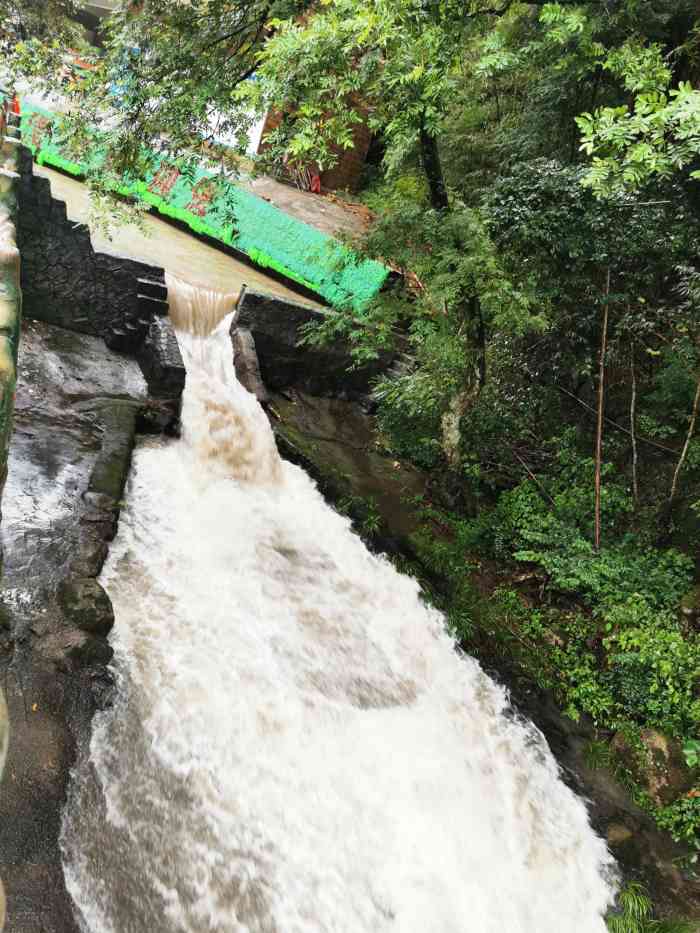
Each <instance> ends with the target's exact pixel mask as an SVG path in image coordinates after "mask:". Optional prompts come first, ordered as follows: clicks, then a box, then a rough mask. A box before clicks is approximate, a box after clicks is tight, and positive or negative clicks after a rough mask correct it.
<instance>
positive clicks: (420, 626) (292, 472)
mask: <svg viewBox="0 0 700 933" xmlns="http://www.w3.org/2000/svg"><path fill="white" fill-rule="evenodd" d="M170 288H171V297H172V300H173V302H174V320H175V321H176V323H177V325H178V327H179V328H180V330H179V332H178V338H179V340H180V342H181V346H182V350H183V357H184V358H185V361H186V365H187V370H188V376H187V386H186V390H185V397H184V404H183V436H182V438H181V439H180V440H178V441H163V440H160V439H158V440H154V439H152V438H151V439H144V440H142V441H140V443H139V444H138V446H137V449H136V452H135V455H134V463H133V469H132V474H131V478H130V481H129V485H128V489H127V493H126V504H125V508H124V509H123V511H122V514H121V518H120V523H119V532H118V535H117V538H116V540H115V542H114V543H113V545H112V548H111V550H110V554H109V558H108V561H107V564H106V566H105V568H104V571H103V575H102V582H103V584H104V586H105V587H106V589H107V590H108V592H109V594H110V596H111V598H112V601H113V604H114V609H115V614H116V625H115V628H114V630H113V633H112V643H113V646H114V649H115V652H116V654H115V676H116V678H117V683H118V691H117V699H116V703H115V705H114V707H113V708H111V709H108V710H106V711H104V712H101V713H99V714H98V715H97V716H96V718H95V721H94V725H93V733H92V739H91V743H90V748H89V750H88V751H87V752H86V753H85V754H84V755H83V756H82V758H81V760H80V761H79V763H78V765H77V768H76V771H75V774H74V778H73V782H72V786H71V790H70V794H69V800H68V802H67V805H66V810H65V815H64V827H63V837H62V845H63V852H64V865H65V872H66V879H67V883H68V887H69V890H70V892H71V894H72V896H73V898H74V900H75V903H76V905H77V908H78V912H79V914H80V917H81V922H82V924H83V927H84V930H85V931H89V933H181V931H182V933H210V931H216V933H604V931H605V929H606V927H605V922H604V920H603V915H604V912H605V910H606V908H607V906H608V905H609V904H610V902H611V900H612V896H613V882H612V880H611V879H612V875H613V865H612V860H611V858H610V856H609V854H608V852H607V850H606V847H605V845H604V843H603V841H602V840H601V839H599V838H598V837H597V836H596V835H595V834H594V832H593V831H592V829H591V828H590V826H589V823H588V818H587V812H586V809H585V807H584V805H583V803H582V802H581V801H580V800H579V799H577V798H576V796H575V795H574V794H573V793H572V792H571V790H569V789H568V788H567V787H566V786H565V785H564V783H563V782H562V781H561V779H560V777H559V774H558V770H557V765H556V763H555V761H554V759H553V758H552V756H551V754H550V752H549V750H548V749H547V747H546V744H545V743H544V740H543V739H542V737H541V735H540V734H539V733H538V732H537V730H536V729H535V728H534V727H533V726H531V725H528V724H525V723H523V722H520V721H518V719H517V717H514V716H513V715H511V714H510V713H509V710H508V701H507V697H506V695H505V692H504V690H503V689H502V688H501V687H499V686H498V685H497V684H496V683H494V682H493V681H492V680H491V679H490V678H489V677H487V676H486V674H485V673H484V672H483V671H482V670H481V669H480V667H479V665H478V664H477V663H476V662H475V661H474V660H472V659H470V658H468V657H462V656H460V655H459V654H458V652H457V651H456V650H455V646H454V644H453V642H452V641H451V639H450V638H449V636H448V635H447V634H446V632H445V629H444V623H443V619H442V617H441V616H440V614H439V613H437V612H436V611H434V610H433V609H430V608H428V607H427V606H426V605H425V604H424V603H423V602H422V600H421V598H420V594H419V590H418V587H417V585H416V583H415V582H414V581H413V580H412V579H410V578H409V577H406V576H402V575H401V574H399V573H398V572H397V571H396V570H395V569H394V568H393V566H392V565H391V564H390V563H389V562H388V561H387V560H385V559H383V558H381V557H377V556H374V555H372V554H370V553H369V552H368V551H367V549H366V548H365V547H364V545H363V544H362V542H361V541H360V540H359V538H357V537H356V536H355V535H354V534H353V532H352V531H351V528H350V525H349V523H348V521H347V519H345V518H343V517H341V516H340V515H338V514H336V513H335V512H334V511H333V510H332V509H331V508H330V507H329V506H328V505H326V504H325V502H324V501H323V499H322V497H321V496H320V494H319V492H318V491H317V489H316V488H315V486H314V484H313V482H312V481H311V480H310V479H309V478H308V477H307V476H306V475H305V474H304V473H303V471H301V470H300V469H299V468H297V467H295V466H293V465H291V464H289V463H286V462H283V461H281V460H280V459H279V457H278V455H277V452H276V448H275V443H274V438H273V435H272V432H271V429H270V426H269V424H268V422H267V419H266V418H265V416H264V413H263V412H262V410H261V409H260V407H259V406H258V404H257V402H256V401H255V399H254V398H253V396H251V395H249V394H248V393H247V392H246V391H245V390H244V389H243V388H242V387H241V386H240V385H239V384H238V383H237V382H236V380H235V376H234V372H233V367H232V364H231V354H232V351H231V343H230V340H229V337H228V326H229V320H230V319H229V318H227V317H224V319H223V321H221V323H220V324H218V326H216V324H217V321H219V320H220V318H221V317H222V315H223V314H226V312H227V310H230V301H228V303H227V302H226V301H224V300H223V299H221V300H220V301H219V300H218V299H217V300H214V298H213V296H212V295H210V294H205V295H204V302H203V307H204V315H205V319H204V320H203V319H201V318H198V314H197V309H198V307H200V305H199V304H198V295H197V294H196V293H194V292H192V291H191V290H189V289H188V288H186V287H180V286H178V285H177V283H174V282H171V283H170ZM183 328H187V330H185V329H183ZM212 328H213V329H212ZM208 331H211V333H209V335H208V336H206V334H207V332H208Z"/></svg>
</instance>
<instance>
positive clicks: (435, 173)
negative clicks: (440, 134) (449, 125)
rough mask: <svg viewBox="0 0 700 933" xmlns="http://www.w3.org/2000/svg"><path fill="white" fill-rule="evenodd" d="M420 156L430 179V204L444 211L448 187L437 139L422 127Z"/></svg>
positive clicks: (437, 209)
mask: <svg viewBox="0 0 700 933" xmlns="http://www.w3.org/2000/svg"><path fill="white" fill-rule="evenodd" d="M420 154H421V162H422V163H423V171H424V172H425V177H426V178H427V179H428V188H429V190H430V204H431V206H432V207H433V209H434V210H436V211H444V210H446V209H447V207H448V201H447V186H446V185H445V176H444V175H443V173H442V163H441V162H440V152H439V150H438V145H437V139H436V138H435V137H434V136H431V135H430V133H428V131H427V130H426V129H425V127H424V126H421V129H420Z"/></svg>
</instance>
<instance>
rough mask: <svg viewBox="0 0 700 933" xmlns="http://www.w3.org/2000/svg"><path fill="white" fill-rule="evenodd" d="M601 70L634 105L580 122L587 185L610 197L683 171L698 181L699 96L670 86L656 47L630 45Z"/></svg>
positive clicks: (682, 87) (669, 76) (615, 53)
mask: <svg viewBox="0 0 700 933" xmlns="http://www.w3.org/2000/svg"><path fill="white" fill-rule="evenodd" d="M604 67H605V68H606V69H608V70H609V71H611V72H612V73H614V74H615V75H616V76H617V77H619V78H621V79H622V81H623V83H624V86H625V89H626V90H627V91H629V92H630V93H631V94H633V95H634V103H633V105H632V106H629V105H622V106H619V107H603V108H601V109H599V110H596V111H594V112H593V113H584V114H582V115H581V116H580V117H578V119H577V123H578V125H579V127H580V129H581V133H582V144H581V148H582V149H583V151H584V152H586V153H587V154H588V155H592V156H593V164H592V166H591V168H590V170H589V172H588V175H587V177H586V181H585V183H586V184H587V185H589V186H590V187H591V188H592V189H593V190H594V191H595V192H596V194H599V195H602V196H610V195H615V194H618V193H619V192H620V191H625V190H627V191H630V190H632V191H633V190H637V189H639V188H640V187H641V186H643V185H644V184H646V183H647V182H649V181H650V180H651V179H653V178H656V177H658V178H671V177H673V175H674V174H675V173H680V172H683V171H686V170H687V171H689V174H690V177H691V178H695V179H700V169H698V168H696V169H694V170H693V169H692V167H693V165H694V164H697V163H698V161H699V160H700V91H698V90H695V89H694V88H693V87H692V86H691V84H690V83H689V82H687V81H681V82H680V83H679V84H678V85H677V86H676V87H673V86H672V80H673V73H672V70H671V68H670V67H669V66H668V64H667V63H666V61H665V59H664V57H663V55H662V49H661V48H660V47H659V46H658V45H651V46H643V45H640V44H639V42H637V41H632V42H629V43H627V44H626V45H624V46H622V47H621V48H619V49H616V50H614V51H613V52H612V53H611V54H610V55H609V56H608V57H607V59H606V61H605V64H604Z"/></svg>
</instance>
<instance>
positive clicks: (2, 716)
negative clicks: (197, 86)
mask: <svg viewBox="0 0 700 933" xmlns="http://www.w3.org/2000/svg"><path fill="white" fill-rule="evenodd" d="M13 100H14V95H12V94H9V93H7V92H4V91H2V90H1V89H0V142H1V141H2V140H3V139H4V138H5V136H6V135H7V128H8V125H9V120H8V116H9V113H10V112H11V108H12V102H13ZM3 468H4V465H3V464H2V463H0V472H1V471H2V470H3ZM1 480H2V476H1V475H0V481H1ZM1 491H2V484H1V482H0V492H1ZM8 736H9V721H8V716H7V706H6V705H5V699H4V697H3V694H2V689H0V780H1V779H2V773H3V770H4V767H5V758H6V757H7V742H8ZM4 926H5V892H4V890H3V887H2V881H1V880H0V930H2V929H3V927H4Z"/></svg>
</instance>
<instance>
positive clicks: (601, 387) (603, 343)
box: [594, 266, 610, 551]
mask: <svg viewBox="0 0 700 933" xmlns="http://www.w3.org/2000/svg"><path fill="white" fill-rule="evenodd" d="M609 298H610V267H609V266H608V277H607V280H606V283H605V304H604V305H603V333H602V336H601V338H600V364H599V367H598V424H597V427H596V435H595V542H594V543H595V549H596V551H599V550H600V477H601V472H602V464H603V408H604V404H605V354H606V352H607V349H608V314H609V307H608V305H609Z"/></svg>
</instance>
